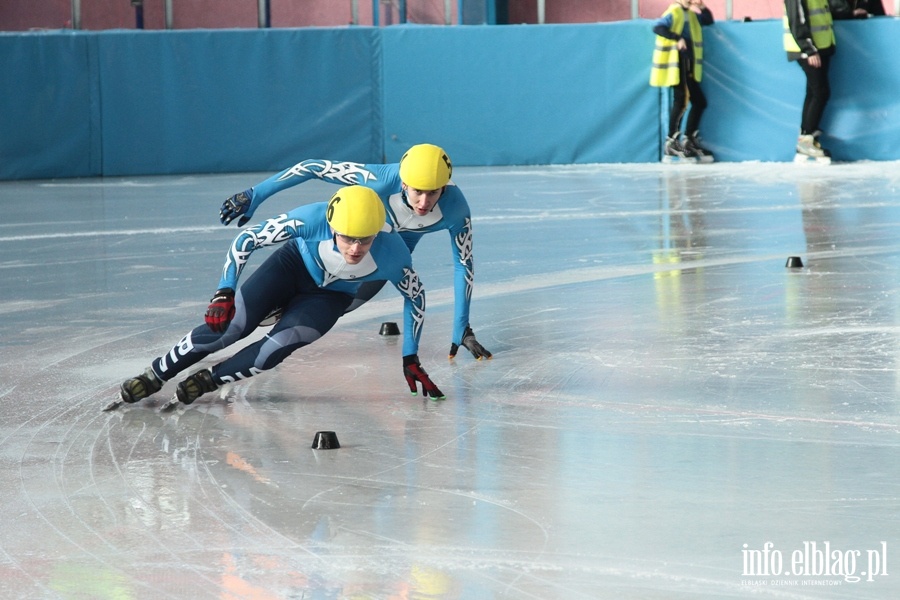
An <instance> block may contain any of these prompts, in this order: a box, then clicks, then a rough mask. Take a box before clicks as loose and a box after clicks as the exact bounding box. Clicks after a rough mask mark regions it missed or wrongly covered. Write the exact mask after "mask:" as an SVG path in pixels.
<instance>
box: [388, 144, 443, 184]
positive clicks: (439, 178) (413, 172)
mask: <svg viewBox="0 0 900 600" xmlns="http://www.w3.org/2000/svg"><path fill="white" fill-rule="evenodd" d="M451 173H453V164H452V163H451V162H450V157H449V156H447V153H446V152H444V149H443V148H440V147H439V146H434V145H432V144H419V145H417V146H413V147H412V148H410V149H409V150H407V151H406V154H404V155H403V158H401V159H400V181H402V182H403V183H405V184H406V185H408V186H410V187H413V188H415V189H417V190H436V189H438V188H442V187H444V186H445V185H447V182H448V181H450V175H451Z"/></svg>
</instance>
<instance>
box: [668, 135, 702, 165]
mask: <svg viewBox="0 0 900 600" xmlns="http://www.w3.org/2000/svg"><path fill="white" fill-rule="evenodd" d="M662 161H663V162H664V163H667V164H674V163H696V162H697V157H696V156H694V155H693V154H691V153H690V151H689V150H688V149H686V148H685V147H684V144H683V143H682V142H681V139H680V136H679V135H678V134H677V133H676V134H675V135H671V136H669V137H667V138H666V147H665V149H664V150H663V158H662Z"/></svg>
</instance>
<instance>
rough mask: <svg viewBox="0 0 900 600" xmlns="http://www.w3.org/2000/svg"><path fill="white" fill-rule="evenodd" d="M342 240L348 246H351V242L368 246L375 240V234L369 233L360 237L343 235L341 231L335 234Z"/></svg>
mask: <svg viewBox="0 0 900 600" xmlns="http://www.w3.org/2000/svg"><path fill="white" fill-rule="evenodd" d="M335 235H336V236H337V237H338V238H340V240H341V241H342V242H344V243H345V244H347V245H348V246H352V245H353V244H359V245H360V246H370V245H371V244H372V242H374V241H375V235H378V234H377V233H376V234H375V235H370V236H366V237H362V238H356V237H350V236H349V235H344V234H343V233H337V234H335Z"/></svg>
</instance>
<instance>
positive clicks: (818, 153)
mask: <svg viewBox="0 0 900 600" xmlns="http://www.w3.org/2000/svg"><path fill="white" fill-rule="evenodd" d="M819 135H821V132H820V131H816V132H815V133H811V134H800V137H798V138H797V154H796V155H795V156H794V162H797V163H815V164H821V165H830V164H831V155H830V154H829V153H828V151H827V150H825V149H824V148H822V145H821V144H819V139H818V138H819Z"/></svg>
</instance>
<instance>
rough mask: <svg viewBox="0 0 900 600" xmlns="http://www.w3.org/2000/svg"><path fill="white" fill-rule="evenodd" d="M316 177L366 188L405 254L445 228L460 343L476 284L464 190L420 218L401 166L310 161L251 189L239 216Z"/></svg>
mask: <svg viewBox="0 0 900 600" xmlns="http://www.w3.org/2000/svg"><path fill="white" fill-rule="evenodd" d="M313 178H317V179H321V180H322V181H326V182H329V183H335V184H339V185H354V184H356V185H364V186H366V187H369V188H371V189H373V190H375V192H376V193H377V194H378V195H379V196H380V197H381V200H382V202H384V207H385V209H386V210H387V214H388V219H389V220H390V222H391V224H392V225H393V226H394V227H395V228H396V229H397V231H399V232H400V236H401V237H402V238H403V240H404V241H405V242H406V246H407V247H408V248H409V251H410V252H412V251H413V250H415V247H416V244H418V243H419V240H420V239H421V238H422V236H423V235H425V234H426V233H432V232H435V231H441V230H447V231H448V232H449V233H450V250H451V252H452V253H453V259H454V260H453V268H454V272H453V283H454V286H453V289H454V307H455V310H454V319H453V334H452V338H453V339H452V340H451V341H452V342H453V343H454V344H457V345H459V344H461V343H462V338H463V333H464V332H465V330H466V328H467V327H468V326H469V306H470V305H471V302H472V285H473V283H474V272H475V271H474V262H473V258H472V217H471V212H470V210H469V203H468V202H467V201H466V198H465V196H464V195H463V193H462V191H460V189H459V188H458V187H456V185H454V184H453V182H450V183H449V184H448V185H447V187H446V188H445V190H444V193H443V194H442V195H441V198H440V200H439V201H438V203H437V204H435V206H434V209H433V210H432V211H431V212H430V213H429V214H427V215H425V216H419V215H417V214H416V213H415V211H413V210H412V208H410V206H409V205H408V204H407V203H406V200H405V197H404V194H403V193H402V187H401V182H400V164H399V163H392V164H360V163H351V162H333V161H330V160H319V159H309V160H304V161H302V162H299V163H297V164H296V165H294V166H293V167H291V168H289V169H285V170H284V171H282V172H281V173H278V174H277V175H273V176H272V177H270V178H268V179H266V180H265V181H263V182H262V183H260V184H258V185H256V186H254V187H252V188H250V190H248V192H250V195H251V203H250V207H249V209H248V210H247V211H246V212H245V213H244V214H243V216H244V217H245V218H246V217H252V216H253V212H254V211H255V210H256V209H257V208H258V207H259V205H260V204H262V203H263V201H265V200H266V199H267V198H269V197H270V196H272V195H273V194H276V193H278V192H280V191H282V190H285V189H287V188H290V187H293V186H295V185H297V184H300V183H303V182H304V181H308V180H310V179H313ZM379 289H380V285H378V284H375V285H367V286H365V287H364V288H363V289H362V290H361V291H360V293H358V294H357V298H358V302H357V303H356V304H354V305H352V307H351V308H355V307H356V306H358V305H359V304H361V303H362V302H365V301H366V300H368V299H370V298H371V297H372V296H374V295H375V293H377V292H378V290H379Z"/></svg>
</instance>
